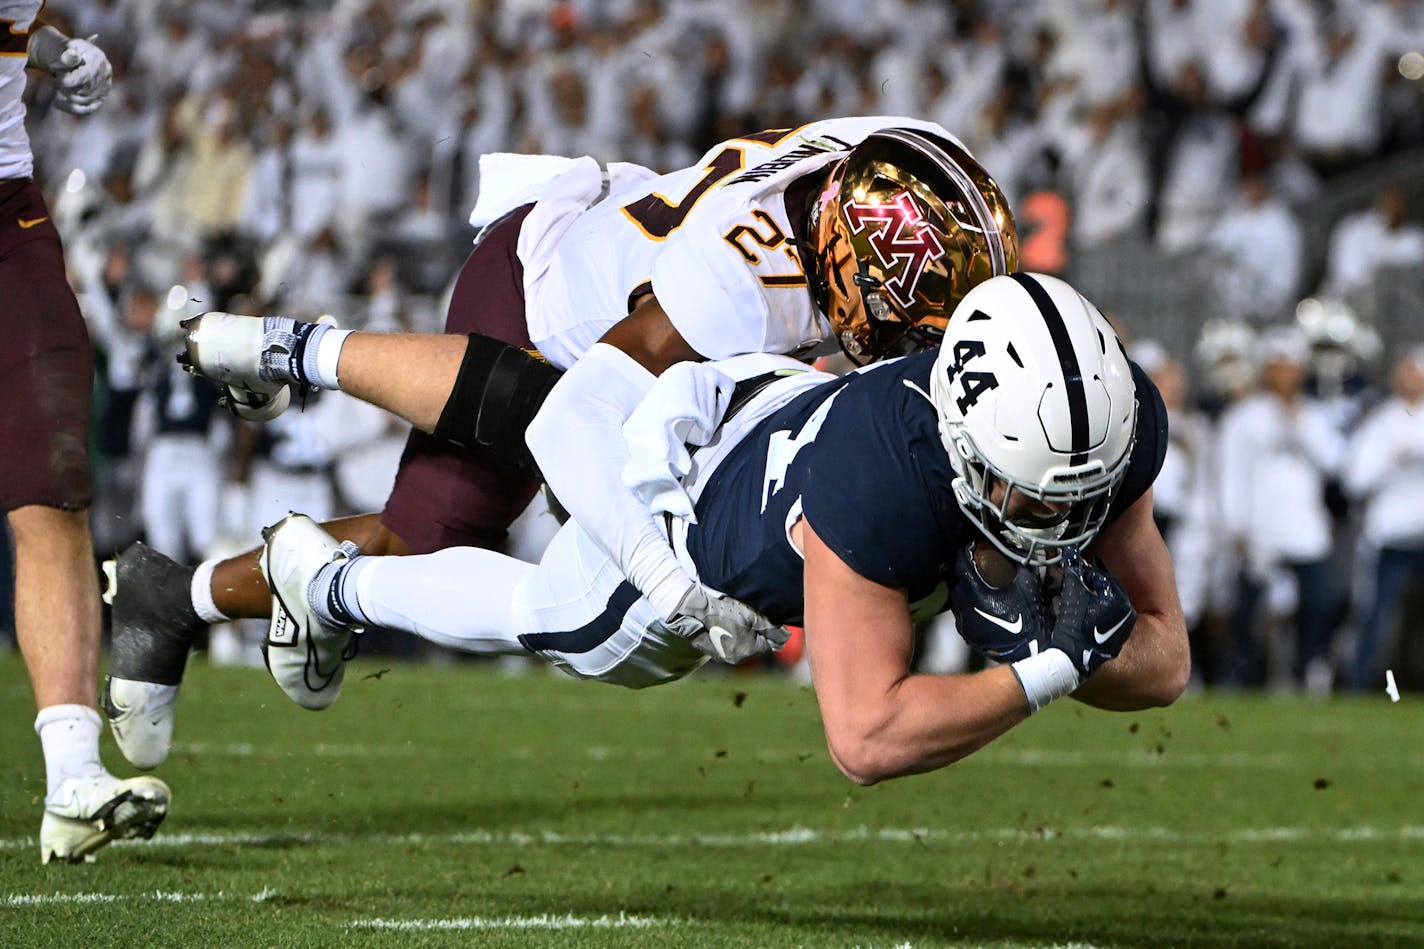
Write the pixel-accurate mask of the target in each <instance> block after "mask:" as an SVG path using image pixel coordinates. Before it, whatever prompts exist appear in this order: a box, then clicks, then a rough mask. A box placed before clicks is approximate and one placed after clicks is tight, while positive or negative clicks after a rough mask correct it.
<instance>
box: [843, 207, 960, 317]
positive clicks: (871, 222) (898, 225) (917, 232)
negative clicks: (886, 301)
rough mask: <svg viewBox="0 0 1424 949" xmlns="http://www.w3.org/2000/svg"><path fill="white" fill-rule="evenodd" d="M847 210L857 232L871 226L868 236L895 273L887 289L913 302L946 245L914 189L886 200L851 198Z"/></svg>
mask: <svg viewBox="0 0 1424 949" xmlns="http://www.w3.org/2000/svg"><path fill="white" fill-rule="evenodd" d="M844 213H845V217H846V222H847V223H848V224H850V232H851V234H852V235H853V236H855V237H860V236H861V233H862V232H864V231H867V229H869V230H868V232H867V233H866V234H865V237H864V240H865V241H866V242H867V243H868V244H869V245H870V249H871V250H873V251H874V252H875V256H876V257H877V258H879V260H880V265H881V266H882V267H884V268H885V272H886V273H893V274H894V276H893V277H890V278H889V279H887V280H886V281H885V289H887V290H889V291H890V295H891V296H893V297H894V298H895V300H896V302H898V303H899V304H900V305H901V306H903V307H906V308H908V307H910V306H913V305H914V302H915V288H916V287H917V286H918V285H919V282H920V277H922V276H924V273H925V270H926V269H928V267H929V265H930V264H932V263H934V262H935V261H936V260H939V259H940V258H941V257H943V256H944V245H943V244H941V243H940V240H939V237H938V236H937V235H936V234H935V232H934V231H933V230H932V229H931V228H930V227H929V226H928V225H927V224H926V223H925V218H924V215H923V214H922V213H920V209H919V208H918V207H917V206H916V205H915V201H914V199H913V198H912V197H911V196H910V193H909V192H908V191H901V192H900V193H899V194H897V195H895V199H894V200H893V201H890V202H883V203H875V204H861V203H860V202H858V201H847V202H846V203H845V206H844Z"/></svg>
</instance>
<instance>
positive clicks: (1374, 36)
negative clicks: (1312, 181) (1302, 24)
mask: <svg viewBox="0 0 1424 949" xmlns="http://www.w3.org/2000/svg"><path fill="white" fill-rule="evenodd" d="M1377 22H1378V21H1376V20H1375V19H1374V18H1372V17H1368V16H1363V17H1362V16H1359V14H1357V13H1355V12H1354V11H1338V10H1337V11H1336V12H1335V14H1334V15H1333V16H1331V17H1330V18H1329V19H1328V21H1327V22H1326V24H1325V29H1324V31H1323V33H1324V35H1323V38H1322V40H1323V41H1322V43H1321V44H1320V47H1319V48H1318V49H1317V51H1316V56H1315V59H1314V62H1313V63H1311V68H1309V69H1307V70H1304V71H1303V73H1302V82H1301V87H1300V91H1299V94H1298V95H1297V97H1296V100H1295V115H1294V119H1295V140H1296V142H1297V143H1298V144H1299V145H1300V147H1301V150H1302V152H1303V153H1304V155H1305V157H1306V159H1307V161H1309V162H1310V164H1311V165H1312V166H1313V167H1314V168H1315V170H1316V171H1317V173H1319V174H1320V175H1321V176H1322V177H1329V176H1331V175H1333V174H1335V173H1337V172H1340V171H1343V170H1346V169H1348V168H1350V167H1353V166H1354V165H1356V164H1358V163H1359V162H1360V161H1361V160H1363V159H1365V158H1368V157H1369V156H1370V155H1371V154H1373V152H1374V150H1375V148H1376V147H1377V146H1378V145H1379V142H1380V137H1381V134H1382V133H1383V123H1382V119H1381V115H1382V112H1383V109H1382V103H1381V96H1382V94H1383V89H1384V66H1385V52H1386V48H1385V46H1384V45H1383V42H1382V41H1383V40H1384V39H1385V37H1383V36H1381V35H1379V29H1378V28H1377Z"/></svg>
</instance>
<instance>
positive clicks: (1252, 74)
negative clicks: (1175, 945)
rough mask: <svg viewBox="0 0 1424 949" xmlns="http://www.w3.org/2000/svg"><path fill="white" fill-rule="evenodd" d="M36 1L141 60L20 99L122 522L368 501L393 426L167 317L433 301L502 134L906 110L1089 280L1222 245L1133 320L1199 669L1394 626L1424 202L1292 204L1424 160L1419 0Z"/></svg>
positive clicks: (612, 151) (1419, 371) (109, 533)
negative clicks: (1190, 312) (1325, 217)
mask: <svg viewBox="0 0 1424 949" xmlns="http://www.w3.org/2000/svg"><path fill="white" fill-rule="evenodd" d="M46 16H47V17H49V18H50V19H51V20H53V21H54V22H56V23H57V24H58V25H60V26H62V27H63V28H65V29H66V30H67V32H69V33H71V34H72V35H77V36H89V35H97V37H98V39H97V42H98V43H99V45H101V46H102V47H103V48H104V49H105V50H106V52H107V53H108V55H109V56H110V58H111V60H112V61H113V64H114V72H115V82H114V89H113V93H112V95H111V96H110V98H109V101H108V103H107V104H106V105H105V107H104V108H103V109H102V110H100V111H99V112H98V113H97V114H96V115H94V116H92V117H89V118H88V119H85V120H76V119H74V118H72V117H70V116H68V115H64V114H62V113H59V112H57V111H55V110H53V109H51V108H50V94H51V90H50V89H49V88H48V87H47V85H46V80H45V79H44V78H43V77H41V76H39V75H37V74H36V75H32V76H31V79H30V89H29V92H28V95H29V97H30V99H31V103H30V123H29V129H30V133H31V137H32V140H33V143H34V147H35V153H36V174H37V176H38V177H39V178H40V179H41V181H42V182H43V183H44V185H45V186H46V190H47V193H48V194H49V195H50V198H51V207H52V208H53V210H54V215H55V219H56V223H57V224H58V225H59V226H60V230H61V233H62V234H63V235H64V238H65V241H66V251H67V253H68V256H69V263H70V270H71V275H72V278H73V280H74V282H75V285H76V289H77V290H78V292H79V296H80V301H81V305H82V307H83V309H84V312H85V315H86V317H87V318H88V320H89V322H90V326H91V332H92V335H93V337H94V340H95V343H96V346H97V348H98V350H99V354H100V357H101V361H100V366H101V376H100V380H99V386H98V390H97V391H98V393H99V398H98V399H97V400H96V409H97V411H98V416H99V417H98V420H97V423H96V428H95V431H96V438H95V461H96V466H97V469H98V474H99V486H98V490H99V498H98V500H97V503H96V507H95V537H96V543H97V545H98V546H99V548H100V549H101V550H112V549H114V548H116V547H118V546H120V545H122V544H124V543H126V542H128V541H130V540H132V539H134V538H136V537H138V536H145V537H147V539H148V540H149V542H150V543H152V544H154V546H156V547H158V548H159V549H161V550H163V551H164V552H166V553H168V554H170V555H172V556H175V557H179V558H181V559H188V560H193V559H196V558H200V557H203V556H209V555H213V554H215V553H219V552H223V551H227V550H237V549H241V548H242V547H244V546H248V545H250V544H251V543H252V542H253V541H254V540H255V538H256V527H257V526H259V525H261V524H263V523H268V522H270V521H272V520H275V518H276V517H277V516H279V515H280V514H281V513H283V512H284V511H285V510H286V509H287V508H288V507H292V508H295V509H298V510H302V511H305V512H307V513H311V514H313V515H314V516H316V517H317V518H318V519H321V518H323V517H327V516H333V515H339V514H341V513H343V512H351V511H357V510H370V509H374V508H377V507H379V506H380V504H381V502H382V501H383V499H384V490H385V486H386V485H388V484H389V477H390V472H392V471H393V469H394V464H395V458H396V457H397V455H398V452H399V448H400V444H401V438H402V435H401V432H400V431H399V430H397V429H394V428H392V427H391V423H390V422H389V421H388V420H386V419H385V418H383V417H382V416H381V415H380V414H379V413H376V412H374V411H370V410H367V409H365V408H364V407H362V406H358V405H355V404H354V403H353V402H352V401H351V400H348V399H343V398H340V397H332V396H329V395H328V396H321V395H319V394H318V395H315V396H312V397H309V399H308V401H307V404H306V405H305V406H304V411H301V412H289V413H288V414H287V415H285V416H283V417H282V418H281V419H280V420H279V421H278V422H277V423H273V424H271V425H268V426H265V427H263V428H262V429H260V430H259V429H255V428H250V427H246V426H242V427H239V426H237V425H236V424H235V423H233V422H232V420H231V419H229V418H228V416H227V415H226V414H225V413H222V412H221V411H219V410H216V406H215V401H216V400H215V393H214V392H213V391H211V390H210V389H209V388H208V387H206V386H205V385H203V384H201V383H197V382H195V381H194V380H193V379H191V378H190V377H188V376H185V375H184V374H182V373H181V372H178V371H177V370H176V367H175V366H174V365H173V364H172V353H173V352H174V351H175V346H174V344H173V338H174V336H175V331H176V326H177V322H178V321H179V320H180V319H182V318H184V317H186V316H188V315H192V314H194V313H197V312H201V311H204V310H209V309H224V310H232V311H241V312H283V313H287V314H291V315H296V316H301V317H308V318H314V317H316V316H318V315H320V314H324V313H332V314H335V315H337V316H338V318H339V319H340V320H341V322H342V323H343V325H348V326H358V327H367V328H373V329H392V330H394V329H402V328H410V327H413V328H418V329H435V328H438V326H439V322H440V318H441V310H440V304H439V297H440V295H441V294H442V292H443V291H444V289H445V287H446V285H447V284H448V282H449V281H450V279H451V278H452V277H453V275H454V273H455V271H456V269H457V268H458V266H459V263H460V262H461V260H462V259H463V257H464V254H465V253H466V251H467V250H468V247H469V242H470V240H471V238H472V237H473V230H472V229H471V228H470V227H469V225H468V223H467V219H468V215H469V212H470V209H471V207H472V206H473V204H474V201H475V196H476V194H477V192H478V189H479V160H478V159H479V156H480V155H482V154H485V153H488V152H493V151H512V152H527V153H552V154H565V155H579V154H590V155H593V156H594V157H596V158H599V159H600V160H622V161H634V162H638V163H641V164H645V165H648V166H649V167H652V168H654V169H659V170H668V169H672V168H677V167H681V166H685V165H689V164H692V163H694V162H695V161H696V160H697V158H698V157H699V156H700V155H701V154H702V152H703V151H704V150H705V149H706V148H708V147H709V146H710V145H712V144H714V143H716V142H717V141H720V140H722V139H725V138H729V137H734V136H736V135H739V134H743V133H746V132H748V131H751V130H756V129H763V128H778V127H791V126H796V125H799V124H802V123H804V122H806V121H809V120H812V119H815V118H820V117H826V116H831V115H853V114H906V115H916V116H920V117H924V118H929V119H932V120H935V121H938V122H940V123H942V124H943V125H944V126H945V127H947V128H948V129H949V130H951V131H952V132H954V133H955V134H956V135H958V136H959V137H960V138H961V139H962V140H963V141H964V142H965V143H966V144H967V145H968V146H969V147H970V149H971V150H972V151H973V152H974V153H975V154H976V156H977V157H979V159H980V160H981V161H982V162H983V164H984V165H985V166H986V167H987V168H988V169H989V170H990V171H991V173H992V174H994V176H995V177H996V178H997V180H998V181H999V183H1000V185H1001V186H1002V187H1003V188H1004V190H1005V192H1006V193H1007V195H1008V196H1009V198H1010V200H1011V201H1013V202H1014V206H1015V209H1016V213H1017V215H1018V217H1019V227H1020V233H1021V235H1022V237H1023V247H1022V250H1023V258H1024V260H1023V263H1024V265H1025V267H1027V268H1030V269H1037V270H1045V271H1049V272H1060V273H1065V274H1066V275H1068V276H1069V277H1070V279H1071V277H1072V260H1073V257H1074V255H1075V254H1082V253H1085V252H1090V251H1092V250H1093V249H1095V248H1103V247H1111V246H1114V244H1115V243H1120V242H1123V241H1133V242H1138V243H1141V244H1145V245H1150V246H1153V247H1156V248H1160V249H1162V250H1163V251H1164V252H1171V253H1181V252H1192V253H1199V254H1203V255H1213V256H1215V257H1217V258H1219V259H1220V260H1221V262H1222V265H1221V267H1220V268H1219V270H1218V273H1219V282H1218V284H1217V285H1216V286H1214V287H1213V288H1212V291H1213V292H1212V294H1211V304H1210V307H1209V308H1204V310H1205V311H1204V312H1203V313H1202V314H1201V318H1202V322H1203V326H1202V333H1201V335H1200V344H1199V345H1198V347H1197V348H1196V350H1195V351H1194V352H1172V351H1169V350H1167V349H1164V348H1163V347H1162V346H1160V345H1157V344H1154V343H1153V342H1152V341H1151V340H1139V341H1138V342H1137V343H1135V344H1134V345H1135V355H1136V356H1137V358H1138V359H1139V360H1140V361H1141V362H1142V363H1143V364H1144V366H1146V367H1147V368H1149V369H1150V370H1151V371H1152V372H1153V374H1154V375H1155V376H1156V377H1157V379H1158V383H1159V385H1160V386H1161V387H1162V389H1163V392H1164V394H1166V395H1168V396H1169V405H1170V406H1171V407H1172V411H1173V430H1174V443H1173V454H1172V456H1170V457H1169V463H1168V468H1167V470H1166V471H1165V472H1164V474H1163V478H1162V481H1161V482H1160V483H1159V486H1158V489H1157V503H1158V507H1159V509H1160V514H1161V520H1162V525H1163V528H1164V531H1165V532H1166V533H1167V535H1168V537H1169V540H1170V541H1171V544H1172V547H1173V550H1174V553H1175V554H1176V557H1177V561H1178V566H1179V570H1180V572H1181V581H1182V587H1183V594H1184V599H1185V600H1186V605H1187V607H1188V613H1189V619H1190V620H1191V621H1192V623H1193V626H1194V630H1195V631H1196V633H1197V638H1198V641H1199V645H1200V646H1201V650H1202V652H1201V656H1200V657H1199V659H1200V661H1199V663H1198V670H1199V675H1201V676H1202V677H1203V679H1204V680H1206V681H1210V682H1213V683H1223V684H1237V685H1256V684H1260V683H1262V682H1271V683H1273V684H1275V685H1278V686H1280V687H1288V686H1291V685H1296V686H1308V687H1310V688H1312V689H1316V690H1324V689H1329V688H1331V687H1342V686H1358V687H1373V686H1374V684H1375V683H1376V680H1377V679H1378V678H1379V675H1380V667H1381V663H1383V662H1384V661H1385V660H1386V658H1387V657H1388V656H1390V655H1391V654H1392V651H1396V644H1395V643H1394V641H1393V640H1391V639H1390V634H1391V631H1392V630H1394V629H1396V628H1397V624H1396V623H1395V622H1394V620H1395V619H1397V617H1398V614H1399V607H1400V604H1401V602H1402V601H1404V600H1407V599H1408V596H1407V593H1408V589H1409V588H1408V584H1407V582H1406V581H1407V580H1408V579H1409V578H1410V577H1413V578H1414V579H1416V580H1417V579H1419V575H1420V573H1421V568H1424V505H1421V504H1419V503H1418V502H1417V501H1416V502H1414V503H1413V504H1411V503H1409V500H1408V491H1414V492H1415V493H1414V497H1415V498H1418V497H1424V494H1421V493H1419V492H1418V490H1417V489H1418V488H1419V487H1424V484H1421V483H1420V482H1421V479H1424V423H1417V424H1416V419H1418V418H1419V415H1418V413H1417V411H1415V410H1416V409H1417V406H1418V403H1419V400H1420V399H1421V398H1424V386H1422V385H1421V380H1424V355H1421V351H1418V350H1410V351H1409V352H1408V353H1407V354H1404V355H1401V354H1400V353H1391V354H1389V356H1388V357H1386V356H1385V355H1384V354H1382V353H1381V352H1380V351H1379V349H1380V347H1379V337H1378V336H1377V335H1375V334H1373V333H1372V330H1371V328H1370V327H1369V326H1368V325H1367V324H1366V323H1362V322H1361V321H1360V320H1359V319H1358V318H1357V317H1355V316H1354V315H1353V314H1352V311H1351V309H1350V300H1351V298H1352V295H1353V294H1356V293H1359V292H1361V291H1362V290H1363V289H1364V288H1367V287H1368V286H1369V284H1370V283H1371V281H1372V280H1373V278H1374V275H1375V274H1376V273H1377V272H1378V271H1380V270H1382V269H1393V270H1396V271H1398V270H1401V269H1403V270H1405V271H1406V272H1408V268H1415V277H1414V279H1416V280H1418V279H1421V278H1419V277H1418V274H1419V273H1421V272H1424V269H1421V267H1420V265H1421V264H1424V225H1421V219H1422V216H1421V209H1420V206H1419V204H1418V202H1419V199H1420V197H1421V196H1420V194H1418V193H1413V194H1411V193H1410V192H1409V191H1407V190H1404V189H1400V188H1385V189H1381V190H1380V191H1379V192H1378V193H1377V194H1375V195H1372V196H1371V197H1370V198H1369V199H1368V200H1366V201H1364V202H1362V203H1361V204H1360V206H1359V207H1355V208H1352V209H1350V211H1349V213H1348V214H1346V215H1345V216H1344V217H1342V218H1341V219H1340V220H1339V221H1338V222H1336V223H1335V225H1334V227H1333V231H1332V233H1331V237H1330V240H1329V242H1328V247H1327V248H1312V247H1308V246H1306V237H1305V232H1304V230H1303V228H1302V220H1301V209H1302V208H1305V207H1308V206H1309V205H1310V203H1311V201H1312V200H1313V198H1314V197H1316V196H1318V195H1321V194H1323V193H1326V192H1328V191H1329V189H1331V188H1332V185H1333V183H1336V182H1339V181H1343V180H1346V179H1347V178H1349V176H1351V175H1352V174H1354V173H1356V172H1357V171H1358V170H1359V169H1362V168H1367V167H1369V166H1370V165H1371V164H1372V163H1376V162H1378V161H1379V160H1380V159H1382V158H1387V157H1390V156H1398V155H1411V154H1413V155H1419V154H1424V152H1421V149H1424V78H1421V77H1424V3H1420V2H1417V0H979V2H955V3H944V2H940V0H883V2H879V3H874V4H866V3H863V2H851V0H816V2H810V0H569V2H557V3H555V2H549V0H401V2H395V0H305V2H283V3H277V2H271V0H225V2H221V3H220V2H215V0H203V2H176V0H50V2H49V3H48V4H47V6H46ZM1415 178H1416V180H1419V181H1424V174H1420V175H1416V176H1415ZM1411 202H1414V203H1413V204H1411ZM1317 261H1323V265H1322V264H1318V263H1317ZM1307 297H1309V299H1306V302H1305V303H1300V301H1301V300H1302V299H1303V298H1307ZM1118 315H1119V317H1120V318H1121V320H1122V321H1123V323H1124V328H1125V331H1126V333H1127V334H1128V335H1131V330H1132V319H1133V314H1131V313H1122V314H1118ZM1419 335H1420V337H1421V338H1424V331H1421V332H1420V334H1419ZM1396 359H1397V368H1394V369H1393V375H1392V376H1388V375H1387V374H1386V373H1387V372H1388V371H1390V368H1391V365H1392V364H1393V363H1394V362H1395V360H1396ZM1367 453H1368V454H1367ZM1411 486H1412V487H1411ZM1401 492H1402V493H1401ZM1410 615H1412V616H1415V617H1424V612H1421V611H1414V612H1412V613H1411V614H1410ZM1287 617H1295V618H1296V619H1297V620H1298V623H1297V624H1296V625H1292V624H1291V623H1286V622H1283V619H1284V618H1287ZM1297 630H1298V634H1297ZM1278 631H1279V632H1278Z"/></svg>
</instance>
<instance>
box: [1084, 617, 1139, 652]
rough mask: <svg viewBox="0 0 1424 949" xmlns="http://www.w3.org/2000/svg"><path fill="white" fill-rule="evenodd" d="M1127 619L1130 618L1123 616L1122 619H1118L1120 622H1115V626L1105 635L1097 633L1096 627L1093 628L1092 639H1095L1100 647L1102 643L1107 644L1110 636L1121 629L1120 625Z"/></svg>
mask: <svg viewBox="0 0 1424 949" xmlns="http://www.w3.org/2000/svg"><path fill="white" fill-rule="evenodd" d="M1129 619H1131V617H1130V616H1124V617H1123V618H1122V619H1120V620H1118V621H1117V625H1116V626H1114V627H1113V628H1112V629H1110V630H1108V631H1107V632H1106V633H1100V632H1098V627H1097V626H1094V627H1093V638H1094V639H1096V640H1097V641H1098V645H1099V646H1101V645H1102V644H1103V643H1105V642H1107V641H1108V640H1109V639H1112V634H1113V633H1115V632H1117V631H1118V630H1120V629H1122V624H1123V623H1126V622H1127V621H1128V620H1129Z"/></svg>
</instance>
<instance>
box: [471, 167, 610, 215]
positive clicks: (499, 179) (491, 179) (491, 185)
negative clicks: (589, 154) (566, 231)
mask: <svg viewBox="0 0 1424 949" xmlns="http://www.w3.org/2000/svg"><path fill="white" fill-rule="evenodd" d="M579 161H589V162H592V161H593V159H592V158H564V157H563V156H562V155H515V154H513V153H511V152H490V153H488V154H485V155H481V156H480V193H479V197H478V198H477V199H476V200H475V207H474V210H472V211H471V212H470V224H472V225H473V226H475V227H484V226H486V225H488V224H492V223H494V222H495V221H497V220H499V219H500V218H502V217H504V216H505V215H506V214H508V213H509V212H510V211H513V210H514V209H515V208H517V207H519V206H520V205H521V204H528V203H529V202H531V201H537V200H538V199H539V195H540V193H541V192H542V191H543V190H544V187H545V186H546V185H547V184H548V183H549V182H550V181H553V180H554V179H555V178H557V177H559V176H560V175H562V174H563V173H564V172H566V171H568V170H569V167H570V166H572V165H573V164H575V163H576V162H579ZM596 167H597V165H595V168H596Z"/></svg>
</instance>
